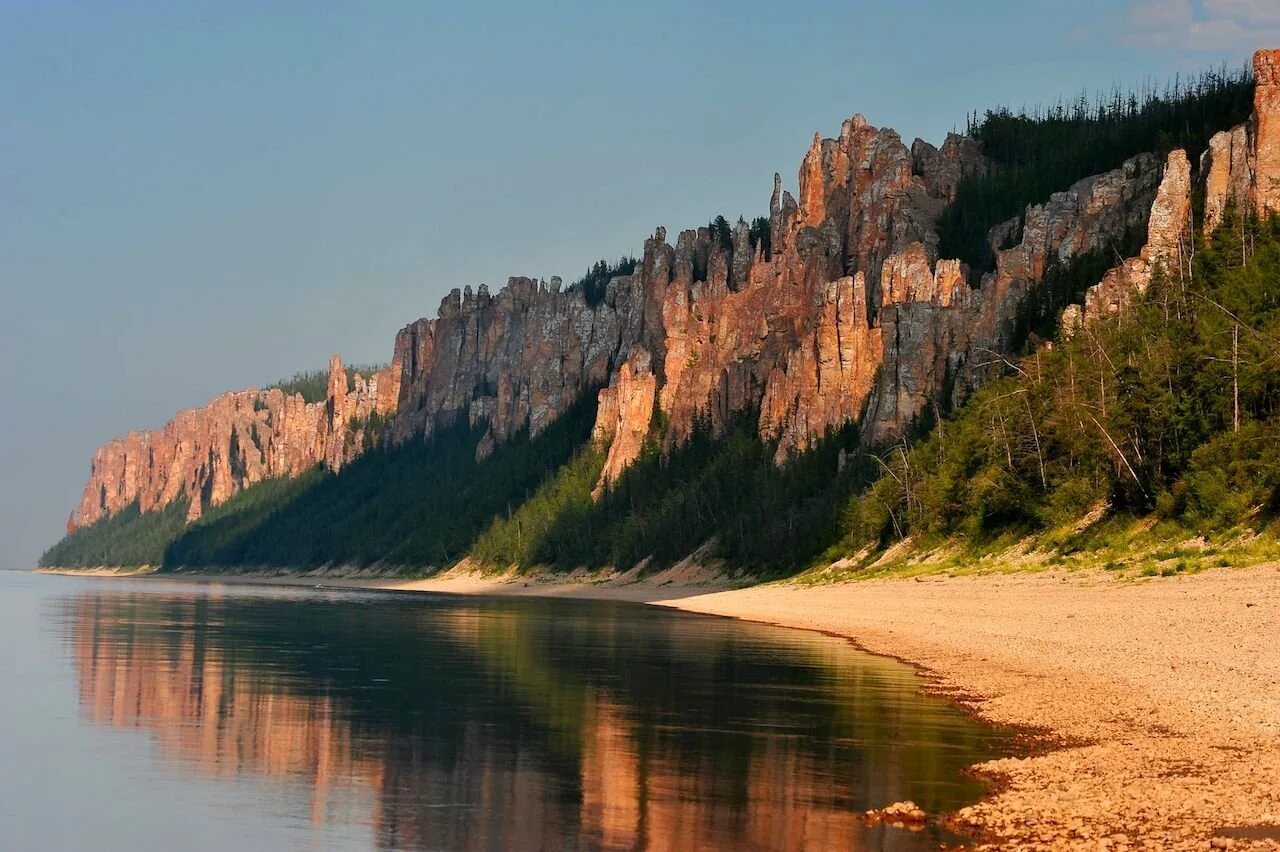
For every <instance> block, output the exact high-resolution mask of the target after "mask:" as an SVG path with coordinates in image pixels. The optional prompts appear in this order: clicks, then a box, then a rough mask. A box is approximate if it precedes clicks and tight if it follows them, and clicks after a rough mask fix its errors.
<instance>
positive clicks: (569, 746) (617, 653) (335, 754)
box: [63, 592, 995, 849]
mask: <svg viewBox="0 0 1280 852" xmlns="http://www.w3.org/2000/svg"><path fill="white" fill-rule="evenodd" d="M63 609H64V611H63V615H64V617H65V618H66V619H67V621H68V623H69V629H68V633H69V635H70V636H71V645H72V653H73V656H74V661H75V665H76V669H77V671H78V675H79V681H80V694H81V701H82V704H83V706H84V712H85V713H86V714H87V715H88V716H89V717H90V718H91V719H93V720H94V721H97V722H101V723H104V724H110V725H113V726H116V727H134V728H145V729H147V730H149V731H151V732H152V734H153V736H154V737H155V738H156V740H157V742H158V743H159V744H160V745H161V747H162V751H163V753H164V754H165V755H166V756H168V757H170V758H177V759H180V760H183V761H187V762H190V763H191V764H193V765H194V766H195V767H196V768H197V769H198V770H199V772H201V773H204V774H206V775H209V776H217V777H225V778H228V779H235V778H242V777H257V778H263V777H265V778H268V779H278V780H279V782H280V783H289V784H298V785H309V786H310V787H311V789H312V794H311V812H310V818H311V820H312V821H313V822H315V823H318V824H323V823H326V822H330V821H345V822H350V821H361V822H363V821H367V822H369V823H370V824H372V825H373V826H374V831H375V833H376V837H377V839H378V842H379V844H380V845H382V846H385V847H393V848H427V847H432V848H439V847H444V848H455V849H482V848H493V847H495V846H497V847H507V848H543V847H545V848H558V847H564V846H569V847H573V846H584V847H588V848H632V847H635V846H637V845H640V846H648V847H650V848H694V847H724V846H732V847H735V848H796V849H799V848H840V847H844V846H849V845H853V846H858V845H871V846H875V847H878V846H880V845H881V841H882V840H883V841H887V842H888V843H889V844H890V845H893V846H895V847H896V846H898V845H900V844H903V843H905V844H907V845H908V846H915V845H917V843H916V841H919V843H920V845H932V843H936V840H937V837H936V835H929V834H926V835H925V836H921V837H918V838H916V837H910V836H907V835H905V834H902V833H901V832H897V833H894V830H892V829H883V828H879V829H875V830H874V831H865V830H864V829H863V828H862V826H861V825H860V824H859V822H858V820H857V818H856V814H857V813H858V812H859V811H861V810H864V809H866V808H868V807H873V806H881V805H884V804H887V803H890V802H893V801H897V800H899V799H903V798H914V799H915V800H916V801H917V802H919V803H920V804H921V805H923V806H924V807H925V808H926V809H928V810H930V811H931V812H936V811H939V810H946V809H950V808H954V807H957V806H959V805H960V804H962V803H963V802H964V801H966V800H968V799H972V798H974V797H976V795H977V794H978V792H979V791H978V788H977V787H976V784H975V782H973V781H972V780H969V779H965V778H963V777H962V776H960V774H959V771H960V770H961V768H963V767H964V766H966V765H967V764H969V763H972V762H974V761H976V760H980V759H983V758H984V757H987V756H989V755H990V754H991V747H992V744H993V743H994V742H995V738H994V735H993V734H992V733H991V732H989V731H987V730H985V729H982V728H979V727H977V726H976V725H974V724H972V723H971V722H970V721H969V720H967V719H966V718H964V717H963V715H962V714H961V713H959V711H957V710H955V709H954V708H952V707H950V706H948V705H946V704H945V703H943V702H941V701H938V700H935V699H926V698H924V697H922V696H921V695H920V694H919V692H918V683H917V682H916V680H915V678H914V675H912V674H911V673H910V672H909V671H908V670H906V669H905V668H904V667H902V666H899V665H898V664H896V663H892V662H887V661H881V660H878V659H876V658H872V657H868V656H866V655H863V654H860V653H858V652H856V651H854V650H853V649H851V648H849V647H848V646H847V645H845V644H844V643H842V642H839V641H837V640H833V639H829V638H826V637H821V636H816V635H807V634H803V633H795V632H789V631H781V630H776V629H773V628H766V627H758V626H752V625H743V624H738V623H734V622H727V621H720V620H717V619H710V618H703V617H697V616H685V615H679V614H674V613H665V612H655V611H652V610H647V609H641V608H638V607H631V606H626V605H609V604H583V603H578V602H566V601H501V602H486V601H478V600H461V601H459V600H454V599H432V600H430V601H427V600H422V599H414V600H406V599H403V598H394V597H390V596H345V597H328V598H326V597H321V596H316V595H310V594H299V593H284V592H281V593H275V592H271V593H255V594H236V595H234V596H228V597H220V596H218V595H216V594H214V593H209V594H205V593H202V592H193V593H189V594H187V593H179V594H149V593H140V594H117V593H112V592H105V593H90V594H85V595H82V596H78V597H74V598H68V599H65V600H64V602H63ZM884 832H890V834H889V835H885V834H884ZM931 837H932V840H930V838H931Z"/></svg>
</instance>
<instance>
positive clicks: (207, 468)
mask: <svg viewBox="0 0 1280 852" xmlns="http://www.w3.org/2000/svg"><path fill="white" fill-rule="evenodd" d="M329 368H330V375H329V393H328V397H327V398H326V399H325V400H324V401H323V402H315V403H307V402H304V401H303V399H302V397H301V396H300V395H297V394H295V395H286V394H285V393H283V392H282V391H280V390H279V389H276V388H273V389H271V390H265V391H264V390H246V391H232V392H230V393H225V394H223V395H222V396H220V397H218V398H217V399H215V400H213V401H212V402H210V403H209V404H208V405H206V406H204V407H202V408H192V409H188V410H186V411H181V412H179V413H178V414H177V416H175V417H174V418H173V419H172V420H170V421H169V422H168V423H167V424H165V426H164V428H162V429H158V430H153V431H140V432H130V433H129V434H128V435H126V436H125V437H123V438H116V439H114V440H112V441H111V442H110V443H108V444H107V445H106V446H104V447H102V448H100V449H99V450H98V451H97V452H96V453H94V456H93V462H92V465H91V467H90V474H89V482H88V484H87V485H86V486H85V490H84V495H83V496H82V497H81V500H80V505H79V507H78V508H77V509H76V510H75V512H74V513H73V514H72V516H71V519H70V521H69V522H68V527H69V529H74V528H75V527H78V526H83V525H85V524H91V523H93V522H94V521H97V520H100V519H101V518H104V517H107V516H110V515H114V514H115V513H116V512H119V511H120V510H121V509H123V508H125V507H126V506H128V505H129V504H131V503H133V502H134V501H135V500H136V501H138V504H139V508H140V509H141V510H142V511H144V512H149V511H152V510H154V509H158V508H161V507H163V506H166V505H168V504H169V503H172V502H173V501H175V500H178V499H181V498H184V497H185V498H187V499H188V500H189V508H188V510H187V517H188V520H195V519H196V518H198V517H200V515H201V513H202V512H203V510H204V508H205V507H206V506H217V505H219V504H221V503H224V502H226V500H227V499H228V498H230V497H231V496H232V495H233V494H235V493H236V492H238V491H240V490H242V489H243V488H245V487H246V486H248V485H252V484H253V483H255V482H260V481H261V480H263V479H268V478H271V477H277V476H297V475H299V474H301V473H303V472H304V471H306V470H308V469H310V468H312V467H314V466H315V465H317V464H325V465H327V466H328V467H330V468H331V469H334V470H336V469H338V468H340V467H341V466H342V465H343V464H344V463H346V462H347V461H349V460H350V459H352V458H354V457H355V456H356V455H358V454H359V453H360V451H361V450H362V449H363V448H364V446H365V444H366V434H365V433H366V422H367V421H368V419H369V417H370V415H372V414H374V413H377V414H380V415H382V416H390V415H391V414H393V413H394V411H395V408H394V402H390V403H389V402H387V399H388V396H387V395H386V394H381V393H380V392H379V391H380V386H381V385H382V383H383V382H389V383H394V376H392V375H391V371H390V370H383V371H381V372H380V373H377V374H375V375H373V376H371V377H370V378H369V380H368V381H366V380H365V379H364V378H363V377H361V376H357V377H356V382H355V387H354V388H348V387H347V377H346V371H345V370H344V369H343V367H342V361H341V359H339V358H338V357H337V356H336V355H335V356H334V357H333V359H332V360H331V361H330V365H329Z"/></svg>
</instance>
